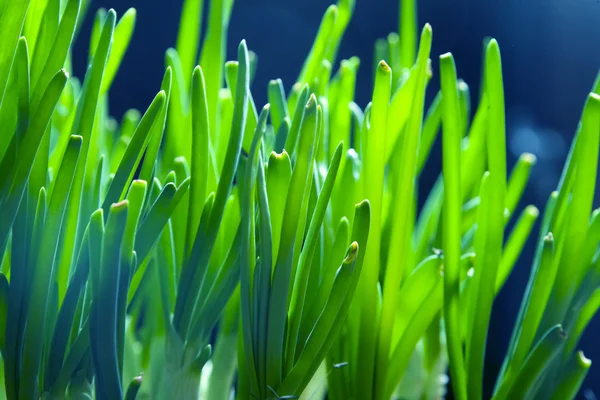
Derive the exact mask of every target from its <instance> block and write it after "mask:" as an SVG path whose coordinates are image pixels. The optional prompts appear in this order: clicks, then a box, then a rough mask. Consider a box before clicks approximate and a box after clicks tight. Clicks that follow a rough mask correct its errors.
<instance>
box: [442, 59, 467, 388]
mask: <svg viewBox="0 0 600 400" xmlns="http://www.w3.org/2000/svg"><path fill="white" fill-rule="evenodd" d="M440 70H441V72H440V73H441V81H442V93H443V96H444V98H443V104H442V108H443V135H444V136H443V140H442V145H443V151H444V153H443V157H442V160H443V164H444V169H443V174H444V200H445V201H444V210H443V212H442V216H443V222H442V226H443V243H444V247H443V249H444V322H445V324H444V326H445V328H446V339H447V341H448V356H449V360H450V362H449V363H450V376H451V379H452V380H453V383H452V390H453V392H454V394H455V396H456V397H457V398H458V399H466V398H467V377H466V375H465V362H464V358H463V352H462V338H461V334H460V318H461V315H460V309H459V294H460V277H461V271H460V255H461V254H460V253H461V243H460V241H461V232H460V229H461V213H462V210H461V209H462V201H461V187H460V181H461V180H460V176H461V170H460V146H461V138H462V132H461V131H460V120H459V118H458V117H459V107H460V104H459V96H458V90H457V77H456V66H455V64H454V58H453V57H452V54H449V53H447V54H444V55H442V56H440ZM463 173H464V172H463Z"/></svg>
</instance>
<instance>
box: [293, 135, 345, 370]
mask: <svg viewBox="0 0 600 400" xmlns="http://www.w3.org/2000/svg"><path fill="white" fill-rule="evenodd" d="M343 147H344V146H343V143H340V144H339V145H338V147H337V149H336V151H335V153H334V155H333V158H332V160H331V163H330V164H329V170H328V171H327V177H326V178H325V182H324V183H323V187H322V189H321V192H320V193H319V198H318V200H317V205H316V207H315V211H314V213H313V215H312V218H311V220H310V225H309V228H308V232H307V234H306V238H305V239H304V244H303V251H302V252H301V253H300V258H299V261H298V268H297V269H296V277H295V279H294V280H293V282H294V284H293V288H292V301H291V303H290V309H289V312H288V319H289V320H288V339H287V340H288V342H287V353H286V354H287V355H286V359H287V364H286V368H287V369H288V371H289V370H290V369H291V367H292V365H293V362H294V361H296V359H297V354H298V353H297V351H298V349H299V348H301V346H299V343H298V342H297V340H298V333H299V330H300V323H301V321H302V316H303V313H306V310H305V302H306V301H307V299H306V295H307V290H308V280H309V274H310V273H311V271H310V267H311V266H310V264H309V262H310V260H311V258H312V257H313V254H314V252H315V250H316V246H317V241H318V239H319V235H318V231H319V230H320V228H321V225H322V223H323V219H324V217H325V212H326V210H327V206H328V204H329V199H330V198H331V192H332V191H333V185H334V184H335V181H336V178H337V174H338V171H339V167H340V162H341V160H342V149H343Z"/></svg>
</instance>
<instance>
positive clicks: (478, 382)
mask: <svg viewBox="0 0 600 400" xmlns="http://www.w3.org/2000/svg"><path fill="white" fill-rule="evenodd" d="M485 82H486V83H485V84H486V90H487V95H488V101H489V107H490V109H489V115H490V129H489V131H488V137H487V149H488V165H489V170H490V175H489V178H488V180H489V210H488V215H487V219H488V227H487V228H488V232H487V235H486V238H485V250H484V252H482V253H478V254H481V256H480V257H483V259H484V261H482V263H481V264H480V268H479V273H480V274H481V277H480V279H479V290H478V294H477V297H476V312H475V314H474V320H473V334H472V335H471V338H470V353H469V356H468V363H467V365H468V366H467V371H468V372H467V377H468V385H467V389H468V394H469V398H473V399H480V398H481V396H482V385H483V365H484V354H485V348H486V341H487V333H488V324H489V321H490V316H491V312H492V303H493V301H494V294H495V291H494V289H495V284H496V278H497V270H498V266H499V263H500V257H501V254H502V245H503V237H504V207H505V204H506V202H505V198H506V143H505V120H504V89H503V83H502V67H501V60H500V48H499V47H498V43H497V42H496V41H495V40H491V41H490V43H489V45H488V47H487V52H486V68H485ZM476 271H477V269H476ZM476 273H477V272H476Z"/></svg>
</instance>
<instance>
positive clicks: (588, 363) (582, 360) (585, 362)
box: [577, 350, 592, 368]
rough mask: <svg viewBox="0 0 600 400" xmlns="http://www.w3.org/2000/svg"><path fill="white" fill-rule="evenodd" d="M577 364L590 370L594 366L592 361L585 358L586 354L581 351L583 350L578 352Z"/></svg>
mask: <svg viewBox="0 0 600 400" xmlns="http://www.w3.org/2000/svg"><path fill="white" fill-rule="evenodd" d="M577 362H578V363H579V365H581V366H582V367H584V368H589V367H591V366H592V360H590V359H589V358H587V357H586V356H585V354H583V351H581V350H579V351H578V352H577Z"/></svg>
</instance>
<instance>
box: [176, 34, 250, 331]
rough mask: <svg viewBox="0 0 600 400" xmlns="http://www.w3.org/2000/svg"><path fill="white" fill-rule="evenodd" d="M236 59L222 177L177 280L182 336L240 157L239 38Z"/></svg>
mask: <svg viewBox="0 0 600 400" xmlns="http://www.w3.org/2000/svg"><path fill="white" fill-rule="evenodd" d="M238 61H239V64H240V68H239V74H238V77H237V80H238V82H237V87H238V90H237V93H236V99H235V109H234V117H233V123H232V126H231V135H230V138H229V145H228V147H227V154H226V156H225V162H224V164H223V170H222V171H221V177H220V180H219V185H218V189H217V192H216V196H215V202H214V206H213V210H212V212H211V215H210V220H209V222H208V226H207V227H206V231H204V232H201V229H202V226H200V229H199V232H198V233H197V234H196V240H195V241H194V244H193V247H192V252H191V256H190V258H189V260H188V262H187V265H185V266H184V269H183V270H182V275H181V279H180V280H179V288H178V294H177V303H176V305H175V314H174V316H173V324H174V326H175V327H176V329H177V331H178V332H179V334H180V335H181V336H183V337H185V336H186V332H187V329H188V327H189V323H190V318H191V316H192V311H193V308H194V306H195V304H196V295H197V293H198V292H197V288H198V287H199V286H200V283H201V282H202V278H203V275H204V273H205V271H206V267H205V265H206V263H208V260H209V258H210V253H211V251H212V248H213V246H214V241H215V238H216V236H217V233H218V226H219V224H220V222H221V220H222V218H223V210H224V208H225V202H226V200H227V198H228V197H229V193H230V191H231V185H232V183H233V178H234V174H235V170H236V168H237V164H238V160H239V157H240V150H241V146H242V140H243V134H244V127H245V123H246V117H247V114H248V90H249V87H248V85H249V74H248V49H247V47H246V42H245V41H242V42H241V43H240V45H239V48H238ZM207 90H208V87H207ZM207 96H208V91H207ZM209 101H210V100H209ZM198 265H200V268H198Z"/></svg>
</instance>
